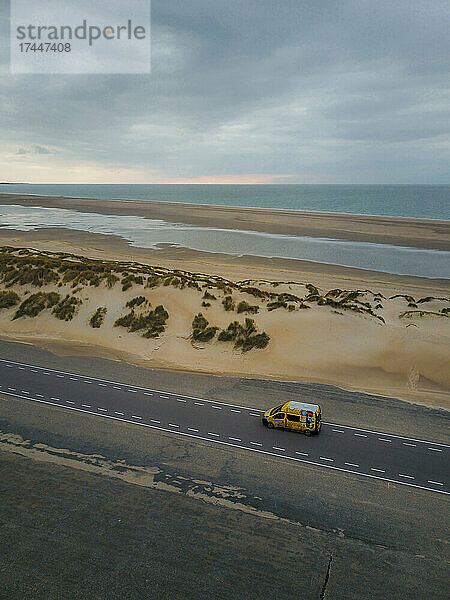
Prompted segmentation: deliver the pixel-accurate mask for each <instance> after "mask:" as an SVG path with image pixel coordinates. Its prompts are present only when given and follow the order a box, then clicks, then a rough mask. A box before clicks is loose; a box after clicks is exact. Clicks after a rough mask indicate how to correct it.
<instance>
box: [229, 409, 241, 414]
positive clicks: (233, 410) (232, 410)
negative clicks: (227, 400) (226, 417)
mask: <svg viewBox="0 0 450 600" xmlns="http://www.w3.org/2000/svg"><path fill="white" fill-rule="evenodd" d="M230 411H231V412H235V413H240V412H241V411H240V410H236V409H235V408H232V409H230Z"/></svg>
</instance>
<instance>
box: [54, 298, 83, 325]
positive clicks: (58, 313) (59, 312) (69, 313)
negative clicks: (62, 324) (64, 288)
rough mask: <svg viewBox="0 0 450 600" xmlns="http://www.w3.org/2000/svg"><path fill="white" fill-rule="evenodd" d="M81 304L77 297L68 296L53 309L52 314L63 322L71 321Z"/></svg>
mask: <svg viewBox="0 0 450 600" xmlns="http://www.w3.org/2000/svg"><path fill="white" fill-rule="evenodd" d="M80 304H82V301H81V300H80V298H77V297H76V296H66V297H65V298H63V300H61V301H60V302H58V304H56V305H55V306H54V307H53V310H52V314H54V315H55V317H56V318H57V319H60V320H61V321H71V320H72V319H73V317H74V316H75V313H76V311H77V309H78V307H79V306H80Z"/></svg>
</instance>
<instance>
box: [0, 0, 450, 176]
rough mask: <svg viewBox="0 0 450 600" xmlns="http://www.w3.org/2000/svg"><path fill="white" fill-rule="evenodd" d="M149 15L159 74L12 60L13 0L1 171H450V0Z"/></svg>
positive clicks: (0, 35)
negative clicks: (19, 67) (62, 69)
mask: <svg viewBox="0 0 450 600" xmlns="http://www.w3.org/2000/svg"><path fill="white" fill-rule="evenodd" d="M66 1H69V2H70V0H66ZM74 1H75V0H74ZM110 1H111V2H113V1H116V0H110ZM142 1H143V2H145V0H142ZM77 2H78V3H80V2H87V0H77ZM89 4H90V5H92V4H95V0H90V1H89ZM151 14H152V26H151V36H152V41H151V44H152V59H151V63H152V70H151V73H150V74H114V75H108V74H95V75H94V74H85V75H73V74H71V75H67V74H58V75H45V74H40V75H36V74H31V75H27V74H21V75H11V74H9V38H8V36H9V2H8V1H7V0H0V58H1V65H0V107H1V108H0V181H21V182H23V181H25V182H30V183H411V184H414V183H427V184H432V183H436V184H439V183H448V173H449V163H450V161H449V135H448V134H449V123H450V119H449V108H448V107H449V104H450V103H449V91H448V73H449V64H448V57H449V56H450V47H449V46H450V43H449V40H450V37H449V36H448V22H449V17H450V4H449V3H448V2H447V1H446V0H424V1H418V0H388V1H386V0H376V1H374V0H367V1H366V0H335V1H329V0H305V1H302V0H270V1H269V0H245V1H244V0H153V2H152V6H151Z"/></svg>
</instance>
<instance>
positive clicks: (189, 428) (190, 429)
mask: <svg viewBox="0 0 450 600" xmlns="http://www.w3.org/2000/svg"><path fill="white" fill-rule="evenodd" d="M187 429H188V431H195V432H197V433H198V429H194V428H193V427H188V428H187Z"/></svg>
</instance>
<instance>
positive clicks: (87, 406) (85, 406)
mask: <svg viewBox="0 0 450 600" xmlns="http://www.w3.org/2000/svg"><path fill="white" fill-rule="evenodd" d="M81 406H83V407H84V408H91V405H90V404H82V405H81Z"/></svg>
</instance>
